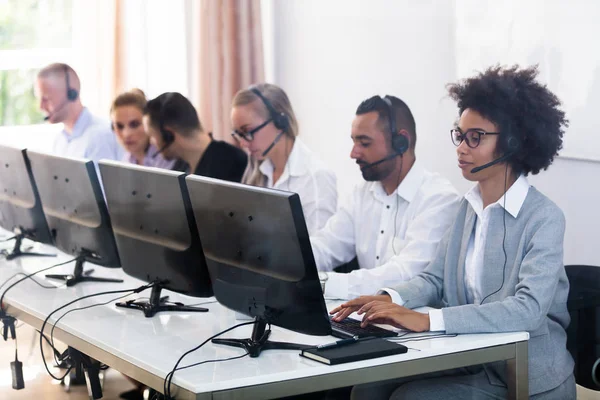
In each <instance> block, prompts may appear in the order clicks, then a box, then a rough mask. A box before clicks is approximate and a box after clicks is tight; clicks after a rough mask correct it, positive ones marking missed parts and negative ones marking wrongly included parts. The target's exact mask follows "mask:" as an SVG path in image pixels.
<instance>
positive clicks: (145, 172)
mask: <svg viewBox="0 0 600 400" xmlns="http://www.w3.org/2000/svg"><path fill="white" fill-rule="evenodd" d="M99 165H100V172H101V175H102V181H103V183H104V190H105V193H106V202H107V205H108V209H109V212H110V216H111V221H112V225H113V231H114V233H115V239H116V241H117V248H118V249H119V256H120V258H121V265H122V267H123V270H124V271H125V272H126V273H128V274H129V275H131V276H134V277H136V278H138V279H141V280H144V281H147V282H155V285H154V286H153V287H152V293H151V294H150V301H149V302H142V301H128V302H125V303H118V304H117V306H120V307H127V308H135V309H139V310H142V311H143V312H144V314H145V315H146V317H152V316H153V315H154V314H155V313H157V312H159V311H208V310H207V309H206V308H200V307H190V306H184V305H178V304H169V303H167V302H166V298H161V296H160V292H161V290H162V289H163V288H166V289H169V290H172V291H175V292H179V293H183V294H186V295H188V296H195V297H210V296H212V295H213V292H212V287H211V284H210V276H209V274H208V270H207V268H206V262H205V260H204V254H203V253H202V246H201V244H200V237H199V236H198V229H197V228H196V221H195V219H194V216H193V213H192V207H191V204H190V198H189V195H188V192H187V187H186V185H185V174H184V173H182V172H176V171H168V170H164V169H158V168H148V167H140V166H137V165H133V164H123V163H119V162H115V161H107V160H102V161H100V163H99ZM161 300H162V301H161Z"/></svg>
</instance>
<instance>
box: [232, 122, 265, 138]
mask: <svg viewBox="0 0 600 400" xmlns="http://www.w3.org/2000/svg"><path fill="white" fill-rule="evenodd" d="M271 121H273V118H269V119H268V120H266V121H265V122H263V123H262V124H260V125H259V126H257V127H256V128H254V129H251V130H249V131H248V132H240V131H238V130H235V129H234V130H233V132H231V136H233V137H234V138H236V139H237V140H240V139H244V140H245V141H247V142H251V141H252V140H254V134H256V132H258V131H260V130H261V129H262V128H264V127H265V126H267V125H269V123H270V122H271Z"/></svg>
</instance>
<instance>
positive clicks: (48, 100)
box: [35, 63, 123, 163]
mask: <svg viewBox="0 0 600 400" xmlns="http://www.w3.org/2000/svg"><path fill="white" fill-rule="evenodd" d="M79 92H80V82H79V77H78V76H77V73H76V72H75V70H73V68H71V67H70V66H69V65H67V64H61V63H56V64H50V65H48V66H46V67H44V68H43V69H42V70H41V71H40V72H39V73H38V75H37V79H36V81H35V93H36V96H37V97H38V98H39V101H40V109H41V110H42V111H44V112H45V113H46V118H44V120H46V121H48V122H49V123H51V124H57V123H62V124H63V125H64V126H63V130H62V132H61V133H60V134H58V136H57V137H56V138H55V140H54V146H53V149H52V153H53V154H55V155H57V156H61V157H73V158H89V159H91V160H93V161H94V162H96V163H97V162H98V161H99V160H100V159H102V158H106V159H109V160H120V159H121V158H122V157H123V154H122V153H123V151H122V150H121V148H120V146H119V145H118V143H117V140H116V138H115V134H114V133H113V132H112V130H111V128H110V123H109V122H108V120H102V119H100V118H98V117H96V116H94V115H92V113H90V111H89V110H88V109H87V108H85V107H84V106H83V105H82V104H81V99H80V97H79Z"/></svg>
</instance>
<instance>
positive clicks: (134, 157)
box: [110, 89, 174, 169]
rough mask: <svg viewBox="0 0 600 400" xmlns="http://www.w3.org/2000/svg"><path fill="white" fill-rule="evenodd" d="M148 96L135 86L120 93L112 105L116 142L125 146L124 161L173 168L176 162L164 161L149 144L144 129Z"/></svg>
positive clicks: (111, 116)
mask: <svg viewBox="0 0 600 400" xmlns="http://www.w3.org/2000/svg"><path fill="white" fill-rule="evenodd" d="M145 107H146V96H145V94H144V92H142V91H141V90H140V89H132V90H131V91H129V92H125V93H122V94H120V95H119V96H117V97H116V98H115V99H114V101H113V103H112V106H111V107H110V118H111V122H112V125H111V126H112V130H113V132H115V135H117V141H118V142H119V144H120V145H121V146H122V147H123V148H124V149H125V155H124V156H123V160H122V161H124V162H128V163H131V164H138V165H145V166H147V167H157V168H165V169H171V168H172V167H173V164H174V161H169V160H165V159H164V157H163V156H162V154H156V153H157V151H158V149H157V148H156V147H154V146H153V145H152V144H151V143H150V138H149V137H148V135H147V134H146V131H145V130H144V125H143V124H142V118H143V116H144V108H145Z"/></svg>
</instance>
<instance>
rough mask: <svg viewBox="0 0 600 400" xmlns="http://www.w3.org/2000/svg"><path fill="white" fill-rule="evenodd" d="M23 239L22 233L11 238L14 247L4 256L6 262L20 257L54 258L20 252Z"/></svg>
mask: <svg viewBox="0 0 600 400" xmlns="http://www.w3.org/2000/svg"><path fill="white" fill-rule="evenodd" d="M24 238H25V235H24V234H22V233H19V234H18V235H16V236H15V237H14V238H12V239H14V240H15V246H14V247H13V249H12V251H11V252H10V253H7V254H6V259H7V260H13V259H15V258H17V257H21V256H37V257H56V254H45V253H35V252H31V251H22V250H21V245H22V244H23V239H24Z"/></svg>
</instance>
